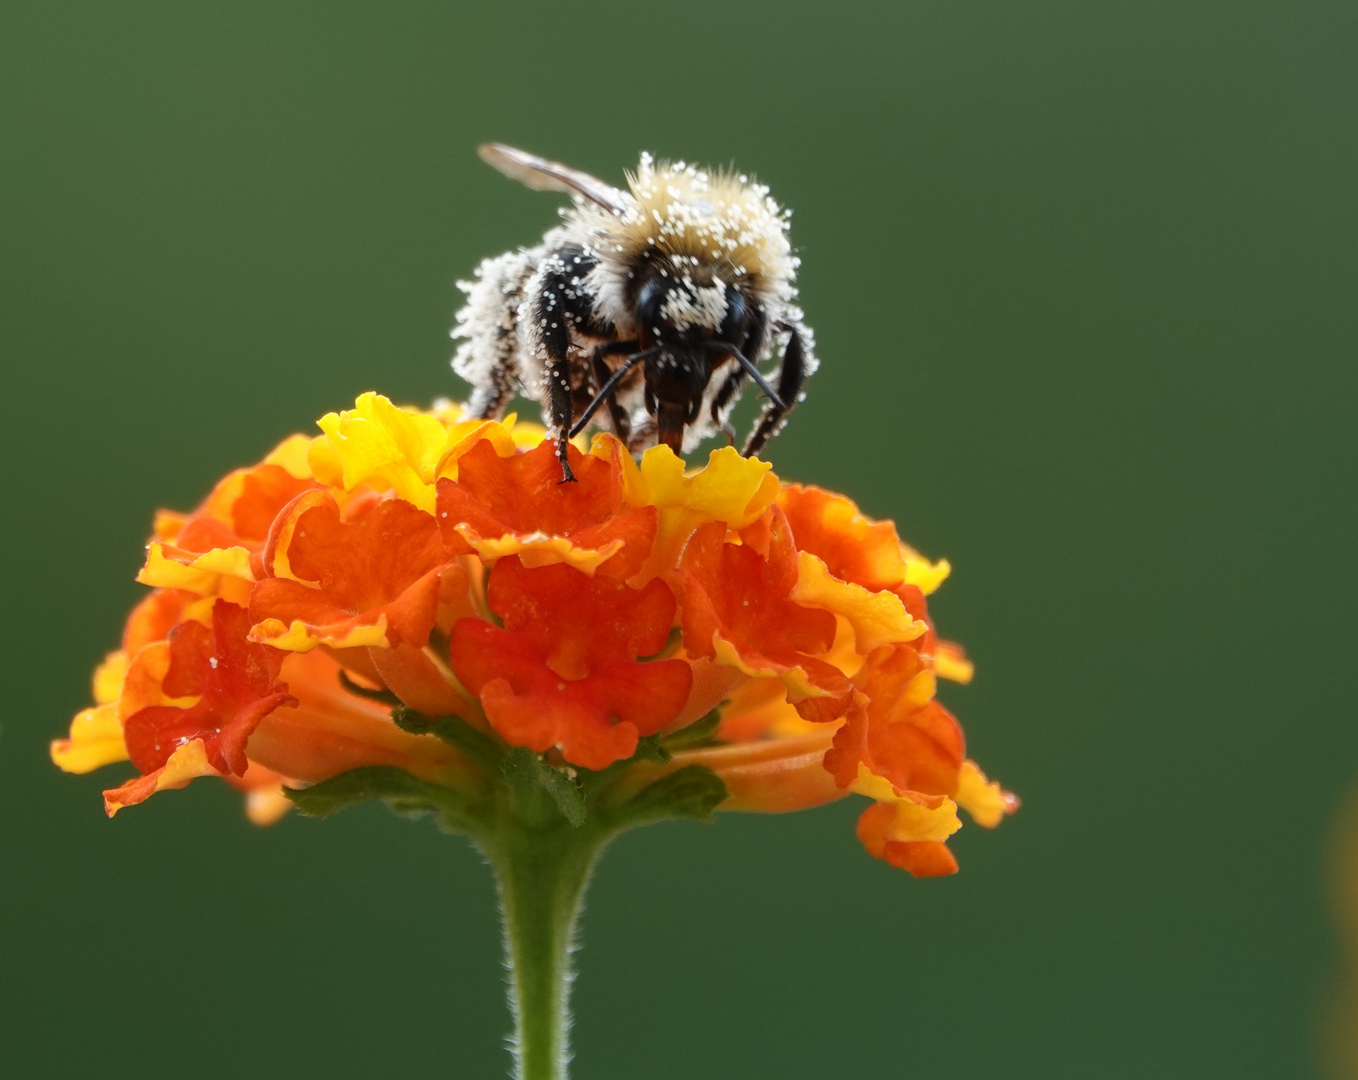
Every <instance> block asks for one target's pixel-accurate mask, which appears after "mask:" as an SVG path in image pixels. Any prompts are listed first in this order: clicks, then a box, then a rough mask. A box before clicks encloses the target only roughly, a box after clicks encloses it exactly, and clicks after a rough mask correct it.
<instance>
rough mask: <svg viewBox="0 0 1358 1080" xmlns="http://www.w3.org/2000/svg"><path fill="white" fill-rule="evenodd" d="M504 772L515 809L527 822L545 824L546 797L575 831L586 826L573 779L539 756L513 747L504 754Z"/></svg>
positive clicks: (581, 800) (547, 812)
mask: <svg viewBox="0 0 1358 1080" xmlns="http://www.w3.org/2000/svg"><path fill="white" fill-rule="evenodd" d="M503 769H504V778H505V783H506V784H507V785H508V786H509V791H510V794H511V795H512V796H513V799H514V806H515V809H517V810H518V812H519V814H520V815H521V816H523V817H524V818H526V819H527V820H529V821H538V822H541V823H545V820H546V819H550V817H551V816H552V815H551V810H550V807H549V805H548V804H547V803H546V802H545V801H544V799H543V796H544V795H545V796H546V797H547V800H550V806H551V807H555V808H556V809H557V810H558V811H559V812H560V814H561V816H562V817H564V818H565V819H566V820H567V821H569V822H570V823H571V824H572V825H573V826H575V827H576V828H577V829H578V828H579V827H580V826H581V825H583V824H584V823H585V797H584V795H583V794H582V793H581V791H580V786H579V785H578V784H577V783H576V782H575V779H574V778H573V777H571V776H568V775H567V774H566V773H565V772H563V771H562V770H560V769H557V768H554V767H553V766H551V765H549V764H548V763H547V762H545V761H543V760H542V757H541V756H540V755H539V754H535V753H533V751H532V750H528V749H526V748H524V747H522V746H516V747H514V748H513V749H512V750H510V751H509V753H507V754H506V755H505V757H504V765H503Z"/></svg>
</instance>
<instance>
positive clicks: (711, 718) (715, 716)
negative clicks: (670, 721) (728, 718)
mask: <svg viewBox="0 0 1358 1080" xmlns="http://www.w3.org/2000/svg"><path fill="white" fill-rule="evenodd" d="M720 723H721V710H720V709H713V710H712V711H711V712H709V713H708V714H707V715H706V716H703V717H700V718H699V719H697V720H695V721H693V723H691V724H689V725H688V726H687V727H682V728H680V729H679V730H678V731H676V732H675V733H674V734H673V735H667V736H665V738H664V739H663V740H662V741H661V746H662V748H663V749H665V750H667V751H669V752H670V753H675V752H677V751H679V750H693V749H695V748H697V747H699V746H712V745H715V744H717V743H718V740H717V739H716V738H715V737H714V736H715V734H716V731H717V726H718V725H719V724H720Z"/></svg>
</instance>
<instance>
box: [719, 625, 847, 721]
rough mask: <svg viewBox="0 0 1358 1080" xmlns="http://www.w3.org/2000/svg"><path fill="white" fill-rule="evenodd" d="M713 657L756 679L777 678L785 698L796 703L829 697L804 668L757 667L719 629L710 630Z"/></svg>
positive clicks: (826, 691)
mask: <svg viewBox="0 0 1358 1080" xmlns="http://www.w3.org/2000/svg"><path fill="white" fill-rule="evenodd" d="M712 651H713V654H714V656H713V659H715V660H716V662H717V663H718V664H723V665H725V666H726V667H732V668H735V669H736V670H737V671H739V672H741V673H743V674H745V675H749V676H752V677H753V678H756V679H778V680H780V681H781V682H782V684H783V685H784V686H785V687H786V688H787V700H788V701H790V702H792V703H794V704H795V703H796V702H798V701H805V700H806V699H807V698H818V697H829V696H830V691H828V690H823V689H821V688H820V687H819V686H817V685H816V684H815V683H813V682H812V681H811V677H810V676H809V675H807V673H806V671H805V669H803V668H800V667H790V668H785V667H758V666H756V665H755V664H752V663H750V662H749V661H748V660H746V659H745V657H743V656H742V655H741V654H740V650H739V649H737V648H736V647H735V645H733V644H732V643H731V642H729V641H727V640H726V639H725V638H724V637H722V636H721V633H720V631H715V630H714V631H713V632H712Z"/></svg>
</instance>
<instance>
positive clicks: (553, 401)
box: [543, 349, 575, 484]
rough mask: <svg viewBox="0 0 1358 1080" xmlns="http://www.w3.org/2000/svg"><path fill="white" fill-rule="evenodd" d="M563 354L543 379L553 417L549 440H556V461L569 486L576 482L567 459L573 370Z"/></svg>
mask: <svg viewBox="0 0 1358 1080" xmlns="http://www.w3.org/2000/svg"><path fill="white" fill-rule="evenodd" d="M562 353H563V355H562V356H561V357H560V358H557V357H555V356H553V357H552V359H551V362H550V363H549V364H548V365H547V373H546V375H544V376H543V378H544V380H545V381H546V383H547V407H548V411H549V412H550V413H551V417H552V424H551V430H552V434H550V435H549V436H548V438H550V439H555V440H556V459H557V461H559V462H561V482H562V483H563V484H568V483H573V482H574V480H575V473H574V472H572V471H571V463H570V458H569V457H567V452H568V448H569V446H570V444H571V440H570V431H571V404H572V403H571V368H570V360H569V359H568V358H567V357H566V356H565V355H564V353H565V350H564V349H563V350H562Z"/></svg>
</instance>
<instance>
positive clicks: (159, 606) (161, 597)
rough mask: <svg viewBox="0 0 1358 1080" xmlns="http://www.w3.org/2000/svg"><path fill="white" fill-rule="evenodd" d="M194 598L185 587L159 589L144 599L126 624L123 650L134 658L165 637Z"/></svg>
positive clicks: (133, 610)
mask: <svg viewBox="0 0 1358 1080" xmlns="http://www.w3.org/2000/svg"><path fill="white" fill-rule="evenodd" d="M193 599H195V597H194V595H193V593H189V592H184V591H183V590H182V589H157V590H156V591H155V592H153V593H151V595H150V596H147V597H146V598H145V599H143V600H141V601H140V602H139V603H138V604H137V606H136V607H134V608H133V609H132V613H131V614H130V615H128V617H127V622H126V623H124V624H123V641H122V645H123V652H125V653H126V654H127V657H128V659H129V660H130V659H132V658H133V657H134V656H136V655H137V653H139V652H140V651H141V650H142V648H143V647H144V646H146V645H150V644H151V643H152V642H155V641H164V640H165V639H166V638H167V637H169V634H170V631H171V630H172V629H174V627H175V624H177V623H178V622H179V620H180V618H181V617H182V616H183V613H184V608H185V606H187V605H188V603H189V602H190V601H192V600H193Z"/></svg>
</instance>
